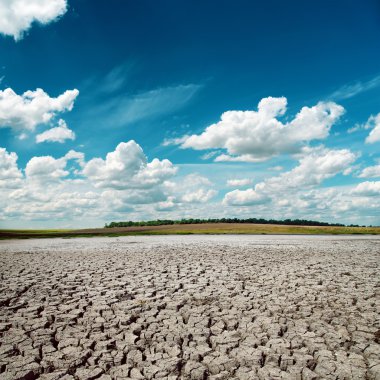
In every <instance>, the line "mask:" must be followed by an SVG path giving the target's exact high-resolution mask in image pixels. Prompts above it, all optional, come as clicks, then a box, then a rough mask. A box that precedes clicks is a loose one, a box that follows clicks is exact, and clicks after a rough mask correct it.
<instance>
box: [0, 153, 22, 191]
mask: <svg viewBox="0 0 380 380" xmlns="http://www.w3.org/2000/svg"><path fill="white" fill-rule="evenodd" d="M17 158H18V157H17V154H16V153H14V152H11V153H8V152H7V150H6V149H5V148H0V188H8V189H12V188H17V187H19V186H20V185H21V184H22V173H21V171H20V170H19V168H18V167H17Z"/></svg>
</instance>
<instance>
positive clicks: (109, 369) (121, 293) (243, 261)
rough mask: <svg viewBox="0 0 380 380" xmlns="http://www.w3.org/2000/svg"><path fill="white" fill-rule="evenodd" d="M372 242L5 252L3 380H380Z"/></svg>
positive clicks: (377, 248) (140, 242)
mask: <svg viewBox="0 0 380 380" xmlns="http://www.w3.org/2000/svg"><path fill="white" fill-rule="evenodd" d="M379 256H380V239H379V238H376V237H348V236H346V237H326V236H323V237H316V236H314V237H313V236H308V237H302V236H186V237H185V236H183V237H181V236H172V237H170V236H166V237H124V238H92V239H47V240H29V241H3V242H1V243H0V272H1V274H0V276H1V277H0V278H1V292H0V305H1V312H0V341H1V345H0V379H1V380H3V379H44V380H48V379H49V380H53V379H65V380H70V379H78V380H91V379H101V380H110V379H172V380H175V379H214V380H216V379H233V380H237V379H241V380H248V379H265V380H266V379H296V380H297V379H300V380H311V379H380V344H379V343H380V319H379V315H380V313H379V311H380V307H379V306H380V304H379V292H380V287H379V264H380V260H379Z"/></svg>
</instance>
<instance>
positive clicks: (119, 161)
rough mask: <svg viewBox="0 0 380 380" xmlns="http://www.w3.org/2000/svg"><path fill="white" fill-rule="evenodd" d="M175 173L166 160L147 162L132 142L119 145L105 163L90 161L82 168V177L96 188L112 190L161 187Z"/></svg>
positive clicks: (97, 159) (99, 160)
mask: <svg viewBox="0 0 380 380" xmlns="http://www.w3.org/2000/svg"><path fill="white" fill-rule="evenodd" d="M176 172H177V168H176V167H174V166H173V164H172V163H171V162H170V161H169V160H166V159H164V160H162V161H160V160H159V159H157V158H155V159H154V160H153V161H151V162H147V158H146V156H145V155H144V152H143V150H142V149H141V147H140V145H138V144H137V143H136V142H135V141H133V140H131V141H128V142H122V143H120V144H119V145H118V146H117V147H116V149H115V150H114V151H113V152H110V153H108V154H107V156H106V159H105V160H103V159H102V158H93V159H92V160H90V161H89V162H87V163H86V164H85V166H84V168H83V174H84V175H85V176H86V177H88V178H89V179H90V180H91V181H92V182H93V183H94V184H95V186H96V187H108V188H114V189H128V188H149V187H152V186H156V185H159V184H162V183H163V182H164V181H165V180H167V179H169V178H170V177H172V176H173V175H174V174H175V173H176Z"/></svg>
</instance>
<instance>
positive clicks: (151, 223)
mask: <svg viewBox="0 0 380 380" xmlns="http://www.w3.org/2000/svg"><path fill="white" fill-rule="evenodd" d="M203 223H253V224H283V225H294V226H334V227H346V225H345V224H341V223H327V222H318V221H314V220H305V219H284V220H275V219H262V218H248V219H239V218H221V219H193V218H189V219H180V220H171V219H157V220H147V221H140V222H133V221H131V220H130V221H126V222H111V223H109V224H106V225H105V226H104V227H105V228H113V227H145V226H164V225H171V224H203ZM349 227H359V225H356V224H351V225H350V226H349Z"/></svg>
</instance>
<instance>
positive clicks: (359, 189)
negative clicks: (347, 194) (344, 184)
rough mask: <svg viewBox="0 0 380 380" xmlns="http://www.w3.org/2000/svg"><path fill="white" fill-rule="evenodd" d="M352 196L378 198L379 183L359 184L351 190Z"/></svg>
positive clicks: (379, 191)
mask: <svg viewBox="0 0 380 380" xmlns="http://www.w3.org/2000/svg"><path fill="white" fill-rule="evenodd" d="M352 194H354V195H360V196H369V197H372V196H379V195H380V181H372V182H371V181H366V182H362V183H359V185H357V186H356V187H355V188H354V189H353V190H352Z"/></svg>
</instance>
